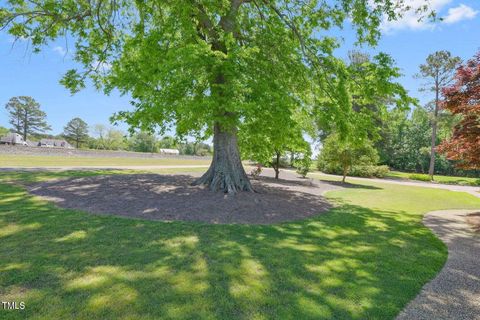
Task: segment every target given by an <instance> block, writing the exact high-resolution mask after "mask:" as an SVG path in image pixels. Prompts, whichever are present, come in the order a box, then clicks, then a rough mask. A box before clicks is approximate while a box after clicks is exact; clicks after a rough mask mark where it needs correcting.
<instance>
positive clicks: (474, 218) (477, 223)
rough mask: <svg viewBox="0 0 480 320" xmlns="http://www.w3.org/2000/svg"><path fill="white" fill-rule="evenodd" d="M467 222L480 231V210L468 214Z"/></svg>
mask: <svg viewBox="0 0 480 320" xmlns="http://www.w3.org/2000/svg"><path fill="white" fill-rule="evenodd" d="M467 222H468V224H470V225H471V226H472V228H473V229H474V230H475V231H476V232H480V212H476V213H471V214H469V215H467Z"/></svg>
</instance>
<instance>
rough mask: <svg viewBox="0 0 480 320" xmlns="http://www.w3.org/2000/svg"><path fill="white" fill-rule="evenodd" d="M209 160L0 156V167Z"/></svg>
mask: <svg viewBox="0 0 480 320" xmlns="http://www.w3.org/2000/svg"><path fill="white" fill-rule="evenodd" d="M210 162H211V159H210V158H206V159H182V158H156V159H155V158H127V157H124V158H120V157H118V158H115V157H110V158H103V157H78V156H71V157H69V156H31V155H21V156H20V155H7V154H1V155H0V167H59V166H156V165H158V166H162V165H208V164H210Z"/></svg>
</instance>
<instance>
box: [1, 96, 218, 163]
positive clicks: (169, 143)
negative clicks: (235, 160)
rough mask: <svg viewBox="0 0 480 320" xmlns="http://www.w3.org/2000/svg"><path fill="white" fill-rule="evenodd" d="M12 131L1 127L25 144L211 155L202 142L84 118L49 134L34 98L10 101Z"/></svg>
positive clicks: (7, 105)
mask: <svg viewBox="0 0 480 320" xmlns="http://www.w3.org/2000/svg"><path fill="white" fill-rule="evenodd" d="M5 108H6V110H7V112H8V115H9V123H10V124H11V126H12V127H11V129H10V130H9V129H7V128H3V127H0V136H4V135H6V134H8V132H15V133H18V134H20V135H21V136H22V137H23V139H24V140H25V141H27V140H30V141H33V142H36V141H39V140H41V139H65V140H67V141H68V142H69V143H70V144H72V145H74V146H75V147H76V148H89V149H98V150H127V151H135V152H152V153H158V152H159V151H160V149H177V150H179V152H180V154H183V155H198V156H207V155H210V154H211V153H212V148H211V146H210V145H209V144H207V143H205V142H201V141H185V140H179V139H175V138H173V137H170V136H165V137H157V136H156V135H154V134H152V133H148V132H136V133H134V134H133V135H127V134H126V133H125V132H123V131H121V130H118V129H116V128H113V127H108V126H105V125H103V124H95V125H93V126H91V127H90V126H89V125H88V124H87V123H86V122H85V121H84V120H83V119H81V118H79V117H75V118H73V119H72V120H70V121H69V122H68V123H67V124H66V125H65V127H64V128H63V132H62V133H61V134H59V135H52V134H48V133H47V132H48V131H51V127H50V126H49V125H48V124H47V120H46V117H47V115H46V113H45V112H44V111H42V110H41V109H40V104H39V103H38V102H36V101H35V99H33V98H32V97H27V96H20V97H13V98H11V99H10V100H9V101H8V103H7V104H6V106H5Z"/></svg>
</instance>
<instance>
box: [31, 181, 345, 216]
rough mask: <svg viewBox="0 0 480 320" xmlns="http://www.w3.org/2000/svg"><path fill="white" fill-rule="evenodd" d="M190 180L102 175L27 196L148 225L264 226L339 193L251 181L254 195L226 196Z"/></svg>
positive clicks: (318, 206) (36, 188)
mask: <svg viewBox="0 0 480 320" xmlns="http://www.w3.org/2000/svg"><path fill="white" fill-rule="evenodd" d="M194 179H195V178H194V177H193V176H190V175H158V174H135V175H110V176H109V175H106V176H94V177H84V178H72V179H66V180H59V181H52V182H46V183H41V184H36V185H32V186H30V187H29V191H30V192H31V193H32V194H35V195H38V196H42V197H45V198H47V199H49V200H51V201H54V202H55V203H56V204H57V205H58V206H60V207H64V208H70V209H80V210H84V211H87V212H90V213H97V214H114V215H121V216H128V217H136V218H142V219H151V220H163V221H173V220H183V221H201V222H208V223H249V224H250V223H251V224H269V223H277V222H283V221H291V220H299V219H304V218H307V217H311V216H313V215H317V214H320V213H322V212H324V211H326V210H328V209H329V208H331V204H330V203H328V202H327V201H326V200H325V198H324V197H322V196H321V195H322V194H323V193H324V192H325V191H328V190H332V189H336V188H338V187H336V186H332V185H328V184H318V183H312V182H308V183H306V182H305V181H287V180H280V181H271V179H269V178H262V179H260V180H255V181H252V183H253V185H254V188H255V189H256V191H257V193H244V192H242V193H238V194H237V195H235V196H227V195H225V194H223V193H214V192H211V191H209V190H208V189H206V188H205V187H202V186H192V185H191V183H192V181H193V180H194Z"/></svg>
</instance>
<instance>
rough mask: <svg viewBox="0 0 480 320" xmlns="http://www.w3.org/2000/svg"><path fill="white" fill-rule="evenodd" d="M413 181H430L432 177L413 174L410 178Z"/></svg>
mask: <svg viewBox="0 0 480 320" xmlns="http://www.w3.org/2000/svg"><path fill="white" fill-rule="evenodd" d="M408 179H411V180H420V181H430V176H429V175H427V174H420V173H413V174H410V175H409V176H408Z"/></svg>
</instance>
